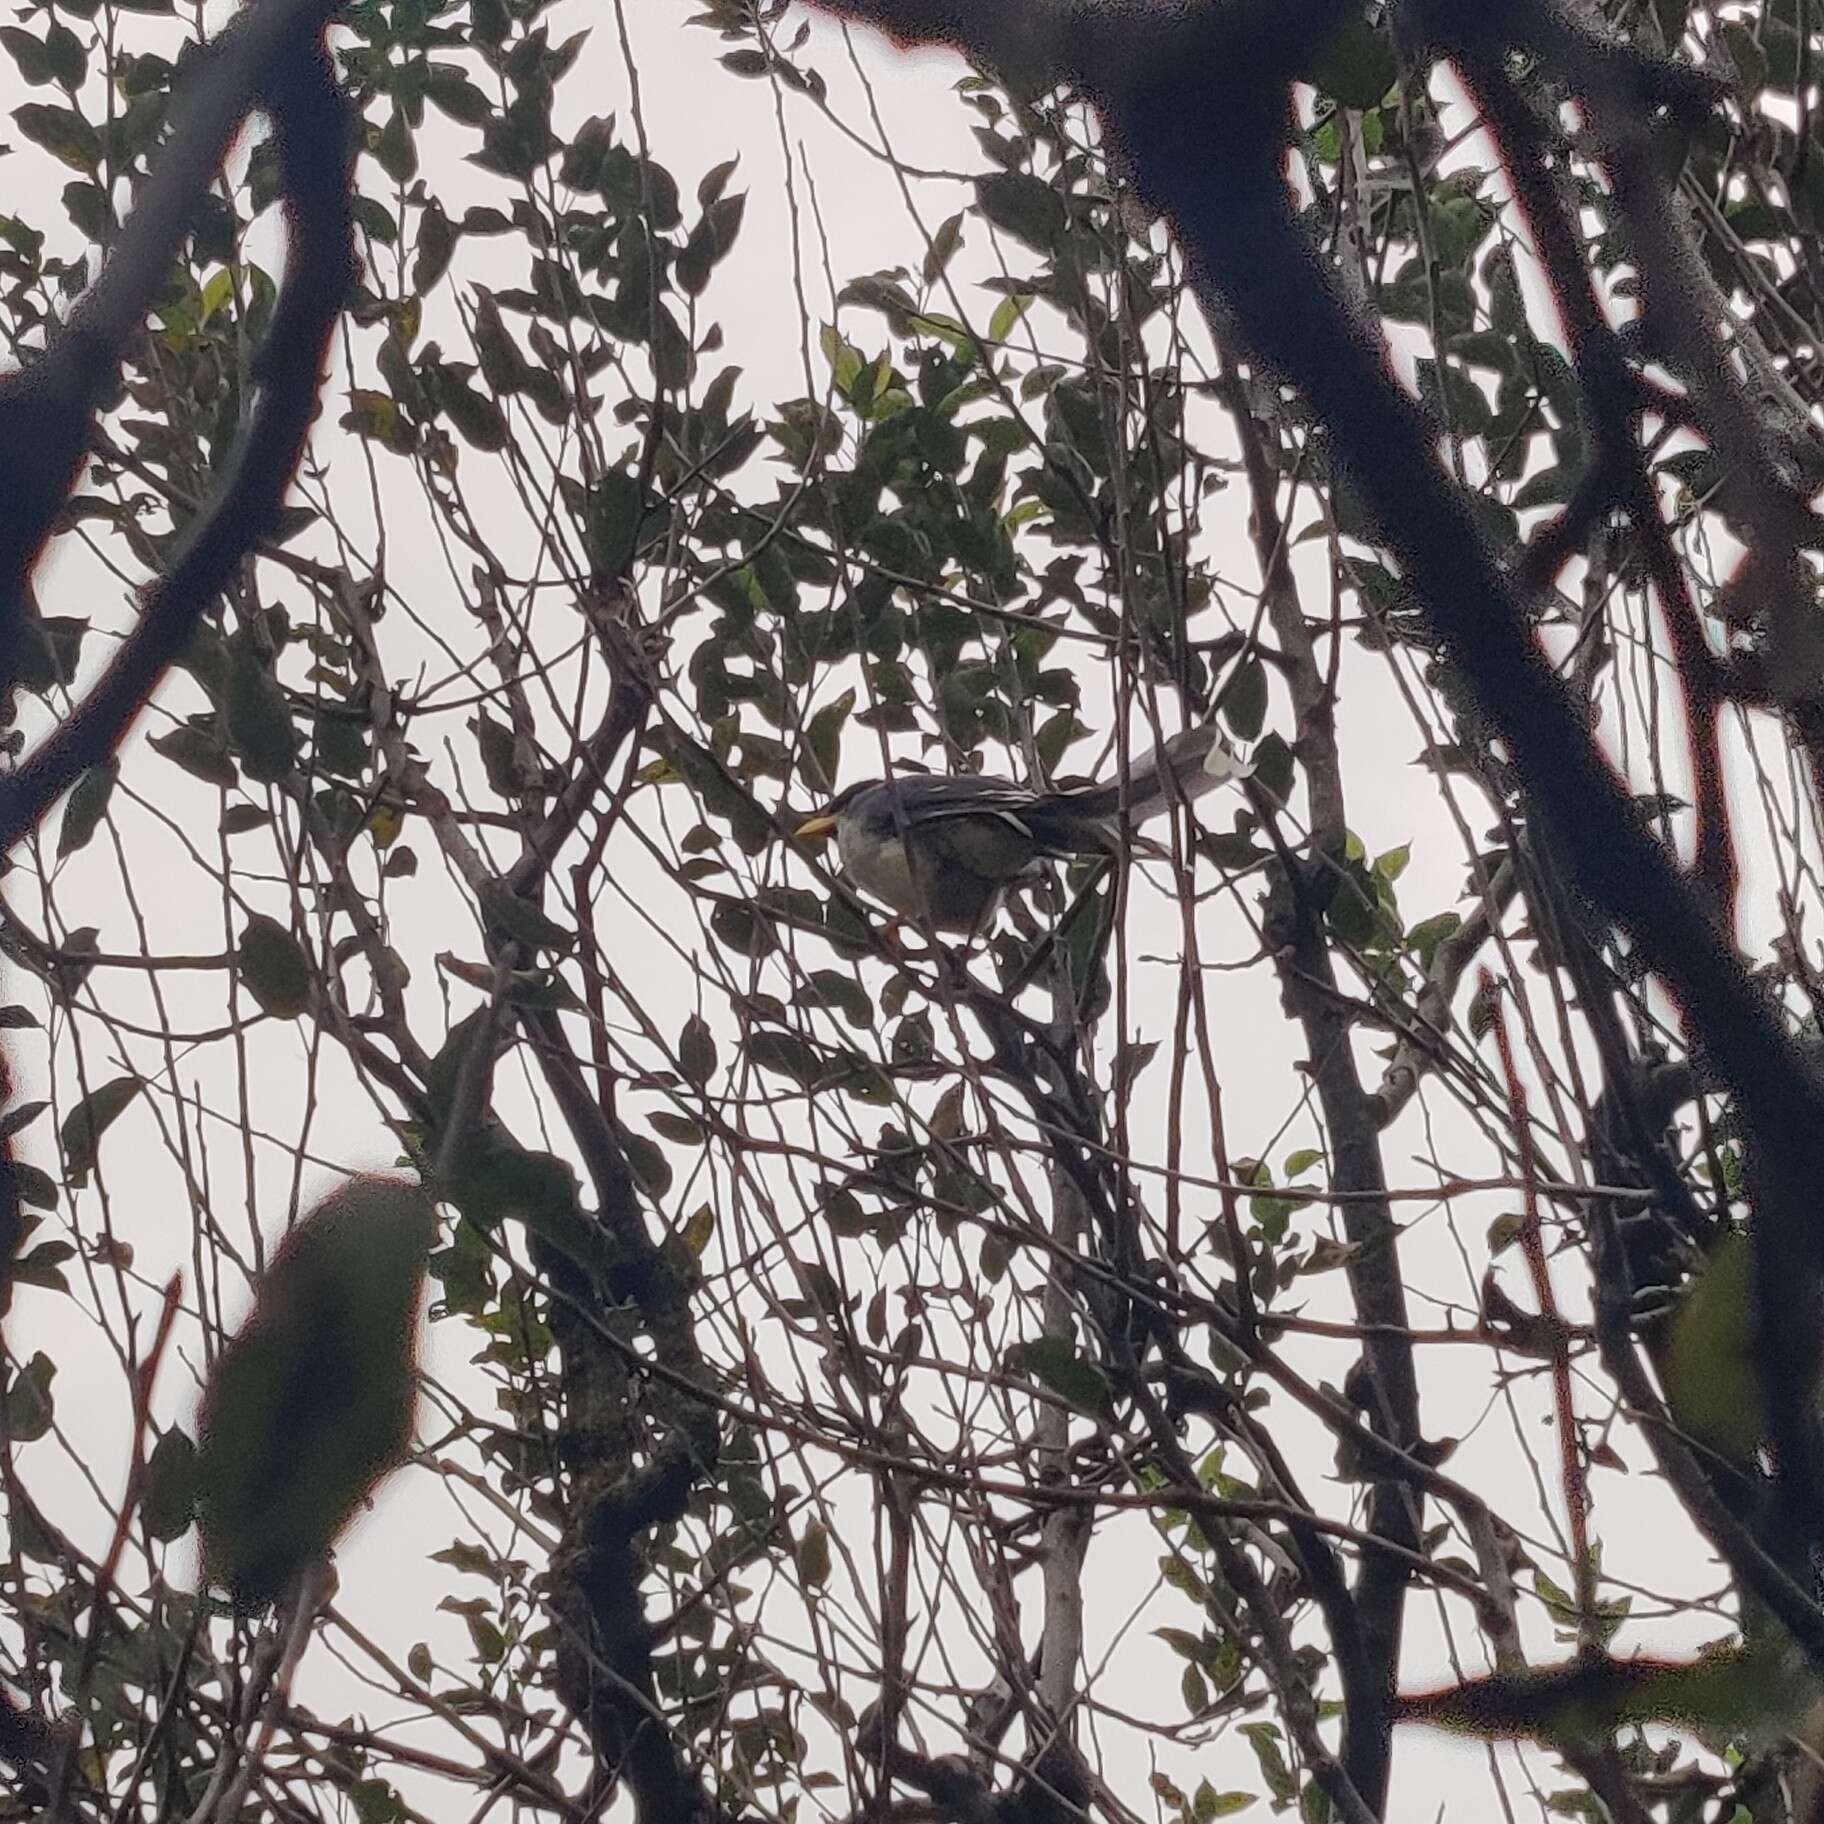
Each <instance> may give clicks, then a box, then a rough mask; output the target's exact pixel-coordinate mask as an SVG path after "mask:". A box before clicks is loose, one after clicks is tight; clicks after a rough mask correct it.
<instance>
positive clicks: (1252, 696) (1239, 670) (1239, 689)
mask: <svg viewBox="0 0 1824 1824" xmlns="http://www.w3.org/2000/svg"><path fill="white" fill-rule="evenodd" d="M1219 700H1220V702H1221V704H1222V716H1223V720H1224V721H1225V722H1227V723H1228V725H1229V730H1230V732H1231V733H1232V734H1233V735H1234V736H1235V737H1236V738H1237V739H1238V740H1241V741H1252V740H1254V739H1255V737H1256V736H1258V735H1259V733H1260V731H1261V728H1262V726H1263V724H1264V723H1265V722H1266V719H1267V668H1266V666H1265V665H1263V664H1262V663H1261V662H1260V660H1259V659H1249V660H1248V662H1247V663H1246V664H1245V665H1240V666H1237V667H1236V669H1235V671H1234V673H1233V674H1232V675H1231V676H1230V678H1229V679H1228V681H1227V682H1226V683H1225V684H1224V685H1223V688H1222V695H1221V697H1220V699H1219Z"/></svg>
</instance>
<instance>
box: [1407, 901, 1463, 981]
mask: <svg viewBox="0 0 1824 1824" xmlns="http://www.w3.org/2000/svg"><path fill="white" fill-rule="evenodd" d="M1462 928H1463V920H1462V919H1461V918H1460V917H1459V916H1458V915H1457V914H1456V913H1455V912H1437V913H1434V914H1433V915H1432V916H1431V917H1430V918H1423V919H1420V920H1419V922H1418V923H1417V924H1416V925H1414V926H1413V927H1412V929H1411V930H1410V931H1408V932H1407V933H1406V942H1407V945H1408V946H1409V947H1410V948H1411V949H1412V950H1413V951H1415V952H1416V953H1417V955H1418V959H1419V967H1420V968H1421V969H1424V970H1425V971H1427V972H1428V973H1429V971H1430V969H1431V965H1432V963H1433V962H1434V960H1435V959H1436V957H1437V954H1438V946H1439V945H1440V944H1441V943H1443V942H1444V941H1445V940H1446V939H1447V938H1451V937H1454V936H1455V935H1456V934H1457V932H1459V931H1460V930H1462Z"/></svg>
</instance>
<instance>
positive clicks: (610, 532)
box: [584, 469, 645, 578]
mask: <svg viewBox="0 0 1824 1824" xmlns="http://www.w3.org/2000/svg"><path fill="white" fill-rule="evenodd" d="M644 516H645V503H644V502H643V501H642V500H641V498H640V484H639V481H638V479H637V478H636V477H635V476H633V475H630V474H628V473H627V472H626V470H624V469H609V470H608V471H607V472H606V473H605V474H604V475H603V476H602V477H601V479H600V480H599V481H597V482H595V483H594V484H593V485H592V486H591V488H590V489H589V494H588V499H587V502H586V504H585V507H584V524H585V526H586V533H585V536H586V538H587V540H588V551H589V562H590V564H591V565H592V566H593V567H594V569H595V571H596V573H597V575H599V576H604V577H609V578H614V577H622V576H625V575H626V574H627V572H628V570H629V569H630V568H631V566H632V564H633V558H634V553H635V551H636V550H637V549H638V541H639V533H640V522H641V520H642V519H643V518H644Z"/></svg>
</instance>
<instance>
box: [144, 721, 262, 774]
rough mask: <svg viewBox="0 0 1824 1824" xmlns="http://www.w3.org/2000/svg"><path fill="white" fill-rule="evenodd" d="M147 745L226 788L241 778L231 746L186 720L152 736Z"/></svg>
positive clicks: (186, 770)
mask: <svg viewBox="0 0 1824 1824" xmlns="http://www.w3.org/2000/svg"><path fill="white" fill-rule="evenodd" d="M147 746H149V747H151V748H152V749H153V750H154V751H155V752H157V753H161V754H163V755H164V757H165V758H166V759H167V760H170V761H172V762H174V763H175V764H176V765H178V766H181V767H182V768H183V769H184V771H185V772H187V773H188V774H190V776H191V777H192V778H195V779H201V780H202V781H203V782H204V783H205V784H206V785H219V786H221V787H222V788H223V789H224V790H227V789H229V788H230V787H232V786H234V785H236V784H238V783H239V781H240V774H239V773H238V772H236V770H235V765H234V762H233V761H232V760H230V759H229V758H228V750H227V749H226V748H225V747H223V746H222V744H221V742H219V741H218V740H217V739H216V738H215V737H214V736H213V735H212V734H210V733H209V732H208V731H207V730H206V729H201V728H198V727H196V726H195V725H194V724H193V723H189V722H186V723H184V724H182V725H181V726H180V727H177V728H173V729H171V730H169V731H167V732H166V733H165V734H162V735H153V736H151V737H149V739H148V741H147Z"/></svg>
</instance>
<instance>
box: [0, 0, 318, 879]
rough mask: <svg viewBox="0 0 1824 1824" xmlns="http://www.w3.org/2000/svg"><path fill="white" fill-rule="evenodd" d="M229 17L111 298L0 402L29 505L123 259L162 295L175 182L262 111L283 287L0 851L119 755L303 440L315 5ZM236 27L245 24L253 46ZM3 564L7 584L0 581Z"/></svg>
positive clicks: (78, 426) (89, 362)
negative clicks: (125, 620) (225, 417)
mask: <svg viewBox="0 0 1824 1824" xmlns="http://www.w3.org/2000/svg"><path fill="white" fill-rule="evenodd" d="M247 20H248V25H247V27H246V28H245V29H243V30H241V31H239V33H238V35H234V34H231V35H227V36H225V38H224V48H223V50H221V51H219V52H217V53H216V54H215V56H214V57H213V58H212V60H211V62H210V63H209V65H208V66H207V67H206V68H205V69H204V71H203V72H202V74H201V76H200V78H199V79H198V81H197V82H196V83H195V84H194V85H193V97H194V106H195V108H196V113H195V115H194V116H191V117H187V119H186V124H185V128H184V130H183V131H181V132H180V134H179V136H178V138H177V140H176V141H174V144H173V148H172V150H173V152H174V154H175V155H176V156H175V160H174V162H175V174H174V176H173V177H172V178H171V179H170V180H169V182H168V183H165V184H162V185H161V184H158V183H155V184H154V185H153V186H152V190H153V193H154V197H155V200H156V201H157V204H158V207H157V209H156V210H155V212H154V213H153V214H152V215H151V216H149V217H148V218H147V226H146V228H145V230H144V237H145V238H144V243H143V244H142V241H141V239H140V238H139V232H138V228H137V225H138V223H139V221H140V216H139V215H138V214H136V215H135V216H134V217H133V220H132V223H131V224H130V225H129V228H128V232H127V234H126V235H125V236H124V237H123V241H122V255H120V256H117V260H116V262H115V263H116V264H120V261H121V259H123V258H124V259H125V260H126V265H125V266H124V268H123V273H124V274H126V275H127V276H123V277H122V278H121V279H120V280H119V281H118V282H117V283H112V284H111V283H109V282H108V281H107V280H106V279H105V277H104V279H103V280H98V281H97V285H96V288H95V289H96V292H98V293H99V294H100V301H99V302H98V303H97V304H96V305H95V307H94V309H93V311H92V312H91V313H90V314H89V315H88V316H85V315H84V314H83V310H82V309H79V311H78V313H77V317H76V318H75V319H74V320H73V321H72V323H71V325H70V328H69V330H68V331H66V333H65V336H64V337H63V338H61V339H60V341H59V344H58V347H57V348H56V349H54V350H53V351H52V352H51V353H50V354H48V355H46V356H44V357H43V358H41V359H40V361H38V362H37V363H35V364H34V365H33V367H32V368H31V369H29V370H28V371H27V372H26V373H25V374H24V375H22V376H20V377H19V378H18V379H17V380H15V381H14V382H12V383H11V390H10V391H9V392H7V393H6V394H5V395H3V396H0V460H3V461H4V462H5V463H6V465H7V467H8V469H9V470H11V471H12V472H13V473H14V474H15V475H18V474H20V473H30V472H32V468H33V465H34V464H36V465H38V472H39V473H42V474H46V475H51V474H52V471H58V473H57V474H55V475H52V479H54V480H55V481H56V484H57V485H56V497H55V499H52V500H51V501H50V502H49V503H48V508H47V509H46V511H47V513H54V512H55V510H56V507H57V505H58V504H59V503H60V502H61V500H62V497H63V494H64V492H66V491H67V489H68V487H69V485H70V484H71V482H72V481H73V479H74V474H75V466H76V464H77V463H78V462H79V461H80V457H81V452H82V448H83V445H84V443H85V442H86V438H87V431H88V415H89V412H90V411H91V409H92V407H93V405H94V401H95V396H96V392H97V390H98V388H99V387H100V385H101V384H102V383H103V381H104V380H105V378H106V377H107V376H108V375H110V374H111V373H112V371H113V370H114V368H115V367H116V366H117V365H118V362H119V357H120V350H121V345H122V344H123V343H124V341H125V338H126V335H127V334H128V333H130V332H129V330H128V328H127V320H128V318H129V317H131V318H132V319H133V320H134V324H135V326H136V325H137V322H138V321H139V319H140V318H141V317H142V316H143V311H144V307H145V304H144V299H142V298H140V296H139V292H138V290H136V289H135V286H136V285H139V284H141V283H142V282H146V283H150V281H144V280H143V274H142V275H140V276H139V277H134V276H133V275H135V274H138V273H139V265H140V263H141V262H152V261H156V262H157V282H162V280H163V277H164V273H165V271H166V266H165V264H164V262H165V261H166V260H168V258H169V256H170V247H169V245H167V243H168V242H174V241H175V239H176V238H177V237H178V236H180V235H181V233H182V231H183V226H184V224H185V223H186V222H187V221H188V219H189V217H188V214H187V213H186V212H185V210H184V207H183V202H184V195H185V194H187V193H185V192H183V191H182V190H181V188H180V186H181V184H182V183H184V182H189V183H192V184H193V185H194V195H192V196H190V198H189V202H190V208H191V209H194V207H195V206H196V205H197V204H198V203H200V201H201V199H202V197H203V195H204V194H205V191H206V187H207V184H208V180H209V177H210V175H211V174H212V172H213V170H214V168H215V161H216V160H218V159H219V156H220V152H221V147H222V145H223V143H224V142H225V140H226V137H227V135H228V133H229V131H230V130H231V129H232V127H233V126H234V124H235V123H236V122H237V121H239V120H240V119H241V118H242V117H243V116H244V115H245V114H246V113H247V112H248V110H249V109H250V108H252V107H255V106H260V107H264V108H265V109H266V110H267V111H268V112H269V113H270V115H271V117H272V121H273V129H274V132H275V134H276V136H277V139H278V143H279V151H280V164H281V173H282V178H281V181H282V186H283V193H284V197H285V206H286V217H287V230H288V233H287V243H286V256H285V279H284V284H283V287H282V288H281V290H280V293H279V297H278V301H277V303H276V304H275V306H274V308H273V313H272V325H271V329H270V331H269V332H268V335H267V339H266V343H265V346H264V347H263V348H262V350H261V353H260V359H259V364H258V367H257V370H256V378H257V380H258V382H259V386H260V398H259V404H258V405H257V407H256V408H255V411H254V415H253V422H252V423H251V425H250V426H249V427H248V430H247V433H246V436H245V438H244V439H243V441H242V443H241V445H240V448H239V450H238V451H237V452H236V454H235V457H234V460H233V465H232V468H231V469H230V472H229V474H228V477H227V480H226V481H225V483H224V484H223V486H222V488H221V490H220V492H219V493H218V494H217V495H216V497H215V500H214V502H213V503H212V504H211V505H210V506H209V507H208V508H207V509H206V510H205V512H204V514H203V516H202V518H201V519H200V520H199V521H197V522H196V523H194V524H193V525H192V526H191V527H190V528H189V529H188V530H187V532H186V533H185V536H184V538H183V540H182V543H181V544H180V546H179V548H178V551H177V554H176V556H175V557H174V558H173V560H172V562H171V566H170V568H169V569H168V570H167V571H166V573H165V575H164V576H163V577H162V578H160V579H159V581H158V582H156V583H155V584H153V585H152V587H151V589H150V590H149V591H148V592H147V595H146V599H145V606H144V608H143V610H142V611H141V614H140V618H139V621H138V623H137V625H136V626H135V627H134V629H133V632H132V633H131V634H130V635H129V636H128V638H127V640H126V642H125V644H124V645H123V646H122V647H121V648H120V651H119V652H118V653H117V655H116V656H115V658H114V661H113V663H112V664H110V665H109V667H108V669H107V670H106V671H105V672H104V673H103V674H102V676H101V678H100V679H99V680H98V681H97V683H96V684H95V686H94V688H93V689H92V690H91V691H90V692H89V694H88V695H87V696H86V697H85V698H84V699H83V701H82V703H81V704H80V705H79V706H78V707H77V709H76V710H75V711H74V712H73V713H72V714H71V715H70V716H69V717H68V718H67V719H66V720H65V721H64V722H63V723H61V724H60V725H59V727H58V728H57V729H56V731H55V732H54V733H53V734H52V735H51V736H50V737H49V739H48V740H46V741H45V743H44V745H43V746H42V747H40V748H39V749H38V751H37V752H36V753H34V754H33V755H32V756H31V757H30V758H29V759H28V760H27V761H26V762H25V763H24V764H23V765H22V766H21V767H20V768H19V770H18V771H17V772H16V773H14V774H13V775H12V776H11V777H10V778H7V779H4V780H0V854H3V853H5V851H6V850H8V849H10V848H11V847H12V846H13V844H14V843H16V842H17V841H18V840H19V839H20V838H21V837H22V836H23V835H24V834H25V833H26V832H27V831H28V830H30V829H31V828H33V826H34V825H35V824H36V823H37V821H38V819H39V818H41V817H42V816H43V815H44V813H45V811H46V810H47V809H48V808H49V807H50V805H51V804H52V803H53V802H54V800H55V799H56V798H57V797H58V795H59V794H60V793H62V792H63V791H65V790H66V789H67V788H68V787H69V786H70V785H72V784H73V783H74V782H75V780H76V779H77V777H78V776H79V775H80V774H81V773H82V772H83V771H84V770H85V769H86V768H87V767H90V766H93V765H95V764H96V763H97V762H98V761H100V760H102V759H104V758H105V757H106V756H107V755H108V754H110V753H111V752H112V751H113V750H114V748H115V747H116V746H117V745H118V744H119V742H120V739H121V737H122V736H123V735H124V734H125V733H126V731H127V728H128V727H129V726H130V724H131V723H132V721H133V718H134V716H135V715H137V714H138V712H139V709H140V707H141V706H142V705H143V704H144V702H145V700H146V698H147V697H148V695H150V693H151V691H152V689H153V688H154V686H155V685H156V684H157V683H158V681H159V679H160V678H161V677H162V676H163V675H164V672H165V670H166V669H167V667H169V665H170V664H171V662H172V660H173V659H174V658H175V657H176V656H177V655H178V653H180V652H181V651H182V650H183V648H184V645H185V643H186V642H187V641H188V639H189V638H190V635H191V633H192V631H193V630H194V629H195V627H196V624H197V622H198V620H199V619H200V618H201V616H202V614H203V612H204V611H205V610H206V609H207V608H208V606H209V604H210V603H211V602H213V601H214V600H215V598H216V596H217V595H218V594H219V593H220V592H221V590H222V589H223V588H224V587H225V586H226V584H227V582H228V580H229V578H230V577H231V576H232V575H233V573H234V570H235V566H236V565H237V564H239V563H241V562H242V561H243V559H245V558H246V556H247V555H248V554H249V552H250V551H251V550H252V549H253V547H254V544H255V543H256V541H257V540H258V539H259V538H261V537H262V536H263V535H264V534H265V533H266V532H267V531H268V530H269V529H270V527H271V525H272V522H273V517H274V515H275V514H276V512H277V511H278V508H279V506H280V504H281V503H282V501H283V500H284V497H285V491H286V489H287V488H288V487H289V486H290V484H291V477H292V474H293V472H294V471H295V470H296V468H297V464H298V459H299V457H300V456H301V455H302V454H303V449H304V442H305V438H306V437H307V435H308V434H309V430H310V424H311V419H312V417H313V415H314V413H315V409H316V396H317V387H318V385H319V383H320V381H321V378H322V372H323V362H324V357H325V354H326V351H327V349H328V345H329V335H330V331H331V330H332V329H333V328H334V326H335V322H336V318H337V315H338V313H339V312H340V310H341V308H342V304H343V301H344V299H345V297H346V295H347V291H348V285H349V281H350V278H351V276H352V274H353V271H354V243H353V235H352V229H351V223H350V216H349V201H348V197H349V185H350V179H351V173H350V156H351V149H352V143H353V142H352V139H351V137H350V133H349V128H348V114H347V109H346V107H345V105H344V103H343V101H342V98H341V96H340V94H339V93H338V92H337V89H336V86H335V82H334V79H333V76H332V74H331V71H330V68H329V62H328V54H327V52H326V51H325V50H324V48H323V46H322V43H321V41H320V32H321V27H322V7H321V4H320V0H311V4H310V5H309V6H307V7H302V6H298V5H295V4H294V5H292V6H290V7H287V8H281V9H276V10H275V9H272V8H269V7H261V8H258V9H256V10H255V11H254V12H253V13H251V14H249V15H247ZM254 21H258V22H260V29H259V30H258V31H257V32H256V31H255V30H254V29H253V22H254ZM162 170H163V162H162V161H161V171H162ZM110 270H112V269H110ZM147 295H148V296H149V295H150V294H149V292H148V294H147ZM86 304H87V300H85V306H86ZM97 325H99V326H100V327H97ZM72 451H73V452H74V453H73V454H71V452H72ZM66 457H67V458H68V460H67V461H66ZM38 491H39V490H38V484H37V482H36V481H34V482H33V483H32V485H31V487H29V488H23V487H22V491H21V492H19V493H17V494H15V495H14V497H13V499H14V503H15V504H14V505H12V506H11V507H9V509H7V510H6V511H4V512H0V654H6V653H10V652H14V651H17V650H18V647H17V645H16V644H15V643H12V642H16V641H17V640H18V639H19V638H20V637H21V633H20V624H19V612H20V601H21V594H20V591H21V589H22V587H23V581H24V567H25V566H26V565H27V564H28V563H29V561H30V559H31V557H32V555H33V554H34V553H35V552H36V550H37V548H38V545H39V544H40V543H41V542H42V539H43V536H44V529H45V525H46V524H48V517H47V518H46V519H45V520H44V521H43V523H34V520H33V515H34V514H35V513H37V512H38V511H39V508H40V507H41V506H42V505H43V504H44V503H35V502H34V498H33V497H34V495H35V493H36V492H38ZM9 559H10V561H11V565H12V567H11V569H10V570H9V569H6V568H4V565H5V563H6V561H7V560H9ZM3 681H4V680H3V679H0V682H3Z"/></svg>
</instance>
